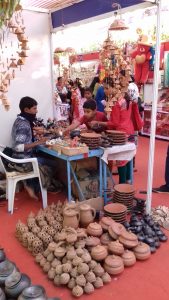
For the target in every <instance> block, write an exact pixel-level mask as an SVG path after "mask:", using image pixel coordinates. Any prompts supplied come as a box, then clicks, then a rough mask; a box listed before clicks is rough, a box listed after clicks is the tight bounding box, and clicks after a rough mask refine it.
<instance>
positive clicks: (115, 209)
mask: <svg viewBox="0 0 169 300" xmlns="http://www.w3.org/2000/svg"><path fill="white" fill-rule="evenodd" d="M104 210H105V211H106V212H108V213H111V214H112V213H114V214H118V213H122V212H125V211H126V210H127V208H126V206H125V205H123V204H119V203H110V204H107V205H105V206H104Z"/></svg>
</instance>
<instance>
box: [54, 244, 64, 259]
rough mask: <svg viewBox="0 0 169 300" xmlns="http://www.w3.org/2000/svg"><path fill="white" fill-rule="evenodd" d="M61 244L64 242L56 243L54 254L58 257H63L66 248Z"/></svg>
mask: <svg viewBox="0 0 169 300" xmlns="http://www.w3.org/2000/svg"><path fill="white" fill-rule="evenodd" d="M63 244H64V242H59V243H58V244H56V248H55V252H54V255H55V256H56V257H58V258H61V257H63V256H64V255H65V253H66V248H65V247H62V245H63Z"/></svg>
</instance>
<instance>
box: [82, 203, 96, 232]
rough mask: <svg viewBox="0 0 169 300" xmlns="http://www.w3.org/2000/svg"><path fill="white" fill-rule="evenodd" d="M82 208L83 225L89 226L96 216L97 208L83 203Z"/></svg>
mask: <svg viewBox="0 0 169 300" xmlns="http://www.w3.org/2000/svg"><path fill="white" fill-rule="evenodd" d="M79 209H80V224H81V226H82V227H87V226H88V225H89V224H90V223H92V222H93V221H94V219H95V217H96V210H95V209H94V208H92V207H91V206H90V205H88V204H82V205H80V207H79Z"/></svg>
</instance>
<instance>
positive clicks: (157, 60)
mask: <svg viewBox="0 0 169 300" xmlns="http://www.w3.org/2000/svg"><path fill="white" fill-rule="evenodd" d="M156 5H157V28H156V47H155V66H154V88H153V103H152V112H151V135H150V145H149V161H148V181H147V199H146V212H147V213H150V212H151V203H152V186H153V170H154V152H155V132H156V116H157V102H158V78H159V66H160V42H161V0H156Z"/></svg>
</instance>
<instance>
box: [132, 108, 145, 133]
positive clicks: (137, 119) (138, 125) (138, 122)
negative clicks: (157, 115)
mask: <svg viewBox="0 0 169 300" xmlns="http://www.w3.org/2000/svg"><path fill="white" fill-rule="evenodd" d="M132 121H133V125H134V130H135V131H140V130H141V129H142V127H143V125H144V121H143V120H142V118H141V116H140V113H139V110H138V106H137V103H133V104H132Z"/></svg>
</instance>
